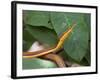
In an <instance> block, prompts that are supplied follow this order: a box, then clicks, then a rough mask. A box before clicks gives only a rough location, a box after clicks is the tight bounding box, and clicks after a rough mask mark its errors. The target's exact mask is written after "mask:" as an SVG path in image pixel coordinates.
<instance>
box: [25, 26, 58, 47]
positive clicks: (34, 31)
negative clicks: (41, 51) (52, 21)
mask: <svg viewBox="0 0 100 80" xmlns="http://www.w3.org/2000/svg"><path fill="white" fill-rule="evenodd" d="M26 30H27V31H28V32H29V33H30V34H31V35H32V36H33V37H34V38H35V39H37V41H39V42H40V43H42V44H45V45H46V46H47V47H51V46H55V45H56V44H57V41H58V40H57V39H58V37H57V35H56V33H55V32H54V31H53V30H51V29H48V28H43V27H38V28H37V27H35V26H27V27H26Z"/></svg>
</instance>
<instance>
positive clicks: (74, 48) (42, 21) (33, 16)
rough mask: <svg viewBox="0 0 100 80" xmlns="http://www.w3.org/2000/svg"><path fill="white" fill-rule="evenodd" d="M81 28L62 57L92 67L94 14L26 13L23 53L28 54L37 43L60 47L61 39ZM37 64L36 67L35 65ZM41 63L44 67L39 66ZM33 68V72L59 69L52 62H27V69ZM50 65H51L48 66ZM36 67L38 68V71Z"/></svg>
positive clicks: (72, 37) (24, 17) (67, 41)
mask: <svg viewBox="0 0 100 80" xmlns="http://www.w3.org/2000/svg"><path fill="white" fill-rule="evenodd" d="M73 22H75V23H76V24H77V25H76V27H75V28H74V30H73V32H72V33H71V35H70V36H69V38H68V39H66V40H65V42H64V45H63V48H64V50H63V52H61V53H60V55H62V57H64V59H65V60H70V61H71V62H76V63H78V64H81V65H90V47H89V46H90V30H91V29H90V14H88V13H71V12H46V11H27V10H24V11H23V23H24V29H23V51H26V50H28V49H29V48H30V47H31V45H32V43H33V42H34V41H38V42H40V43H42V44H44V45H46V47H53V46H55V45H56V44H57V42H58V40H59V38H60V36H61V35H62V33H63V32H64V31H66V30H67V29H68V28H69V27H70V25H72V24H73ZM33 63H34V64H33ZM39 63H41V64H42V63H43V64H44V65H42V66H39ZM26 64H29V65H30V66H33V67H30V66H28V67H27V66H26V67H24V69H26V68H29V69H32V68H36V67H37V68H47V67H51V68H52V67H55V65H54V63H53V62H51V61H48V60H42V59H39V58H35V60H33V59H30V60H29V61H28V60H27V59H26V60H25V59H24V60H23V65H24V66H25V65H26ZM45 64H48V65H45ZM34 66H36V67H34Z"/></svg>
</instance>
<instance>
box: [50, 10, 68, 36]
mask: <svg viewBox="0 0 100 80" xmlns="http://www.w3.org/2000/svg"><path fill="white" fill-rule="evenodd" d="M51 22H52V25H53V27H54V29H55V31H56V33H57V35H58V36H60V35H61V34H62V33H63V32H64V31H65V30H66V28H67V26H68V24H67V19H66V16H65V14H64V13H60V12H59V13H57V12H54V13H53V12H52V13H51Z"/></svg>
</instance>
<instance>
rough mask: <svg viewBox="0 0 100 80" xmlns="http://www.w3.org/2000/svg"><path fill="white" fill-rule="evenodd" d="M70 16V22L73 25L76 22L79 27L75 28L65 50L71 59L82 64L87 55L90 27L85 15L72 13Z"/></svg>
mask: <svg viewBox="0 0 100 80" xmlns="http://www.w3.org/2000/svg"><path fill="white" fill-rule="evenodd" d="M69 15H70V16H69ZM69 15H68V20H69V22H70V23H72V22H73V21H75V20H76V21H77V22H76V23H77V26H76V27H75V28H74V30H73V32H72V34H71V35H70V37H69V39H68V40H66V41H65V44H64V49H65V51H66V52H67V53H68V55H69V56H70V57H72V58H73V59H74V60H76V61H78V62H80V61H81V60H82V59H83V57H84V56H85V54H86V53H87V48H88V40H89V32H90V29H89V27H90V26H88V25H87V24H86V23H87V22H86V21H85V20H84V16H83V15H84V14H78V13H76V14H74V13H72V14H71V13H70V14H69Z"/></svg>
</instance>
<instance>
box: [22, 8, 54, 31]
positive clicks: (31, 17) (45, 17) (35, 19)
mask: <svg viewBox="0 0 100 80" xmlns="http://www.w3.org/2000/svg"><path fill="white" fill-rule="evenodd" d="M23 17H24V22H25V24H29V25H32V26H37V27H38V26H42V27H47V28H50V29H52V28H53V27H52V25H51V24H50V15H49V13H48V12H45V11H30V10H24V11H23Z"/></svg>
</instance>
